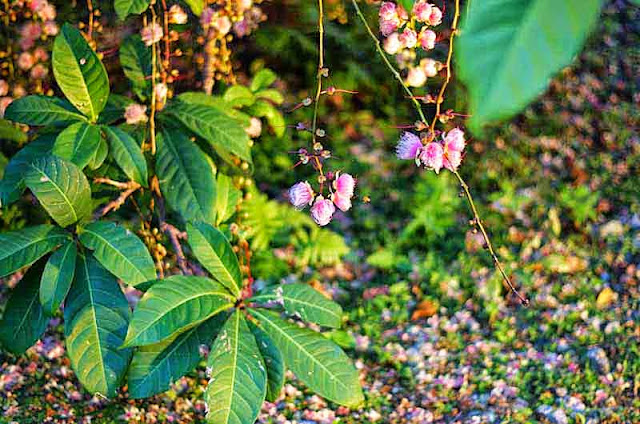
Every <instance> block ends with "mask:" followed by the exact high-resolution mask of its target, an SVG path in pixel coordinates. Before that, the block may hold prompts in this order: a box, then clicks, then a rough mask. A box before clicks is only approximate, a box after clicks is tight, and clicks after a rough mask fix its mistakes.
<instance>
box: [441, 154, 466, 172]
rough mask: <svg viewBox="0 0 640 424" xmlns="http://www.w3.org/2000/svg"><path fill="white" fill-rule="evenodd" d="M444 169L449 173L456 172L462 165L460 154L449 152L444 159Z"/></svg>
mask: <svg viewBox="0 0 640 424" xmlns="http://www.w3.org/2000/svg"><path fill="white" fill-rule="evenodd" d="M443 162H444V167H445V168H447V169H448V170H449V171H451V172H454V171H457V170H458V167H459V166H460V163H462V153H461V152H458V151H456V150H450V151H448V152H447V154H446V155H445V157H444V161H443Z"/></svg>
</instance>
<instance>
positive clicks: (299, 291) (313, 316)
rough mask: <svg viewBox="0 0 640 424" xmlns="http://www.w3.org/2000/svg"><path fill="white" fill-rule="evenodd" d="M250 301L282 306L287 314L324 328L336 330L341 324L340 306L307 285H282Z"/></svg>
mask: <svg viewBox="0 0 640 424" xmlns="http://www.w3.org/2000/svg"><path fill="white" fill-rule="evenodd" d="M251 300H252V301H256V302H265V301H266V302H276V303H280V304H283V305H284V308H285V310H286V311H287V312H288V313H290V314H292V315H295V316H298V317H300V319H302V320H304V321H307V322H313V323H315V324H318V325H324V326H325V327H331V328H338V327H340V324H341V322H342V308H341V307H340V305H338V304H337V303H335V302H334V301H332V300H329V299H327V298H326V297H324V296H323V295H322V294H321V293H320V292H318V291H317V290H314V289H313V288H312V287H311V286H309V285H308V284H301V283H295V284H283V285H281V286H277V287H275V288H273V289H271V290H270V291H269V292H268V293H265V294H260V295H258V296H254V297H253V298H252V299H251Z"/></svg>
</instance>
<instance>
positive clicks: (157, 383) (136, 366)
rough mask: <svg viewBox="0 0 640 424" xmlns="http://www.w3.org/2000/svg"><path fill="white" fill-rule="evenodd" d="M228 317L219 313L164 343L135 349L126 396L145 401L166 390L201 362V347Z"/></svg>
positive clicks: (206, 344) (210, 340) (213, 336)
mask: <svg viewBox="0 0 640 424" xmlns="http://www.w3.org/2000/svg"><path fill="white" fill-rule="evenodd" d="M227 317H228V314H225V313H220V314H218V315H214V316H213V317H212V318H210V319H208V320H207V321H205V322H203V323H202V324H200V325H198V326H196V327H193V328H190V329H189V330H187V331H185V332H184V333H181V334H179V335H177V336H175V337H171V338H169V339H167V340H165V341H163V342H160V343H156V344H152V345H147V346H142V347H140V348H138V349H137V350H136V351H135V352H134V354H133V359H132V360H131V365H130V366H129V372H128V374H127V381H128V383H129V395H130V396H131V397H132V398H134V399H141V398H146V397H149V396H152V395H155V394H157V393H162V392H164V391H166V390H168V389H169V386H171V384H172V383H173V382H174V381H176V380H178V379H179V378H180V377H182V376H183V375H185V374H186V373H188V372H189V371H191V370H192V369H193V368H194V367H195V366H196V365H198V363H199V362H200V359H201V358H200V346H201V345H205V346H209V345H210V344H211V342H212V341H213V339H214V338H215V337H216V334H218V331H219V330H220V328H221V327H222V325H223V324H224V322H225V321H226V319H227Z"/></svg>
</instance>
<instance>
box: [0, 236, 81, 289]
mask: <svg viewBox="0 0 640 424" xmlns="http://www.w3.org/2000/svg"><path fill="white" fill-rule="evenodd" d="M70 239H71V237H70V236H69V234H67V233H66V232H64V231H63V230H61V229H60V228H58V227H55V226H53V225H37V226H35V227H27V228H23V229H21V230H16V231H7V232H5V233H0V246H2V250H0V277H4V276H5V275H9V274H12V273H14V272H16V271H18V270H19V269H20V268H22V267H25V266H27V265H31V264H32V263H34V262H35V261H37V260H38V259H40V258H41V257H43V256H44V255H46V254H47V253H49V252H50V251H51V250H53V249H54V248H55V247H56V246H59V245H61V244H62V243H64V242H66V241H68V240H70Z"/></svg>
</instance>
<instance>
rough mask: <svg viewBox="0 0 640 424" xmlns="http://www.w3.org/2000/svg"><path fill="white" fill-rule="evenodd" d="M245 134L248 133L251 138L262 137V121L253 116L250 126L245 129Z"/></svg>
mask: <svg viewBox="0 0 640 424" xmlns="http://www.w3.org/2000/svg"><path fill="white" fill-rule="evenodd" d="M244 132H246V133H247V135H248V136H249V137H251V138H258V137H260V134H261V133H262V121H260V119H258V118H256V117H255V116H252V117H251V119H250V120H249V126H248V127H247V128H245V129H244Z"/></svg>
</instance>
